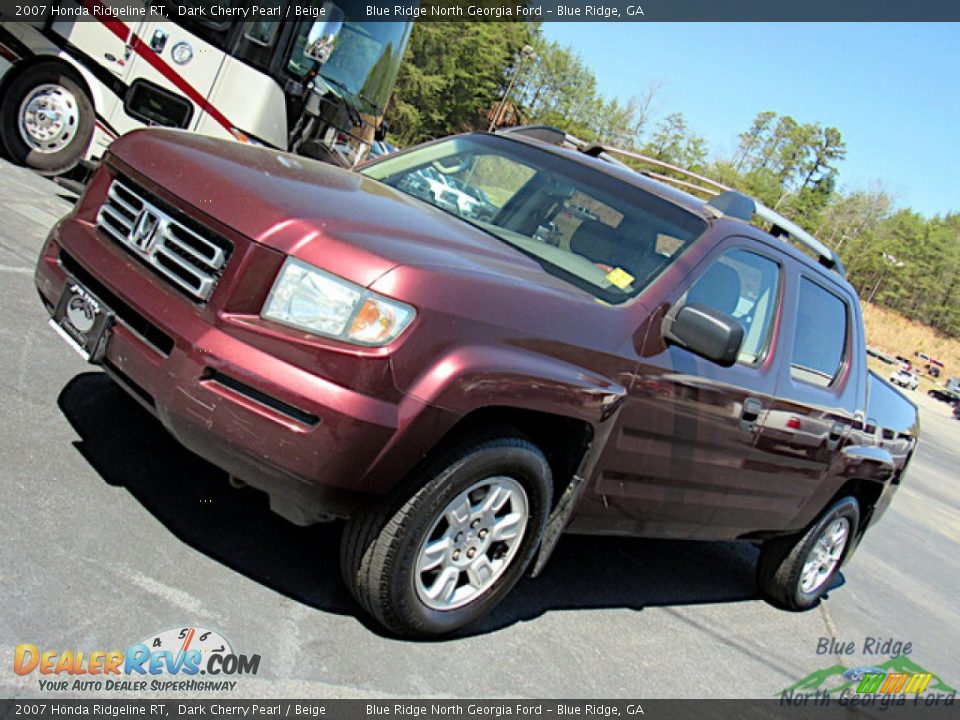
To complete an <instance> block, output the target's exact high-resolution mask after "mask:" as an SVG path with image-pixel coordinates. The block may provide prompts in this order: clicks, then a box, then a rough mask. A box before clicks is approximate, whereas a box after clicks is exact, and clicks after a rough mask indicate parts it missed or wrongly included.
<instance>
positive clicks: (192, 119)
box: [110, 0, 242, 137]
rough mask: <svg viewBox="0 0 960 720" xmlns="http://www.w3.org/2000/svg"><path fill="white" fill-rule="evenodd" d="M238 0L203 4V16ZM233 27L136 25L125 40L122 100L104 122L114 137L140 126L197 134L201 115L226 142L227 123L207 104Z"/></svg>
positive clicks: (210, 22) (222, 23) (223, 23)
mask: <svg viewBox="0 0 960 720" xmlns="http://www.w3.org/2000/svg"><path fill="white" fill-rule="evenodd" d="M240 4H242V2H241V1H240V0H212V1H211V2H207V3H204V6H205V7H206V9H207V15H206V16H205V17H207V18H211V17H214V16H213V15H212V14H211V12H210V10H211V8H212V7H214V6H218V7H223V8H229V7H231V6H233V5H240ZM236 25H237V23H236V22H234V21H231V20H222V19H220V20H218V19H207V20H202V21H200V20H197V21H190V20H187V21H180V22H178V23H175V22H172V21H169V20H162V21H154V22H145V23H142V24H141V25H140V27H139V29H138V32H137V33H136V35H131V38H130V40H128V45H129V46H130V53H129V60H128V61H127V69H126V73H125V78H126V81H127V85H128V86H129V88H128V90H127V95H126V97H125V98H124V101H123V102H120V103H118V104H117V105H116V107H115V108H114V110H113V113H112V114H111V116H110V122H111V123H112V125H113V126H114V128H116V130H117V131H118V132H119V133H121V134H122V133H125V132H128V131H130V130H133V129H135V128H138V127H142V126H143V125H161V126H165V127H179V128H184V129H188V130H194V131H195V130H197V128H198V126H199V125H200V123H201V121H202V119H203V118H204V116H206V115H211V116H213V117H214V118H215V119H216V120H217V123H216V125H215V126H214V128H213V130H214V131H215V132H211V133H210V134H216V135H219V136H222V137H231V135H230V133H229V128H230V121H229V120H228V119H227V118H226V117H225V116H224V115H223V114H222V113H221V112H220V111H219V110H218V109H217V108H216V107H214V106H213V105H212V104H211V103H210V102H209V100H208V96H209V94H210V91H211V89H212V88H213V84H214V81H215V80H216V78H217V73H218V72H220V68H221V67H222V65H223V63H224V60H225V58H226V52H225V50H226V49H228V48H229V47H230V44H231V42H232V40H233V37H234V35H235V34H236Z"/></svg>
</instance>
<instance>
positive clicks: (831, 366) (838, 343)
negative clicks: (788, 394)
mask: <svg viewBox="0 0 960 720" xmlns="http://www.w3.org/2000/svg"><path fill="white" fill-rule="evenodd" d="M846 347H847V304H846V303H845V302H844V301H843V300H841V299H840V298H839V297H837V296H836V295H834V294H833V293H832V292H830V291H829V290H826V289H824V288H823V287H821V286H820V285H817V284H816V283H814V282H812V281H810V280H808V279H806V278H801V279H800V297H799V300H798V306H797V325H796V332H795V335H794V340H793V359H792V363H791V374H792V376H793V377H794V378H796V379H798V380H802V381H804V382H808V383H811V384H813V385H819V386H820V387H829V386H830V385H832V384H833V382H834V380H836V378H837V375H838V374H839V372H840V367H841V366H842V364H843V356H844V351H845V349H846Z"/></svg>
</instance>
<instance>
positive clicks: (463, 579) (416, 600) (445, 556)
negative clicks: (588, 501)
mask: <svg viewBox="0 0 960 720" xmlns="http://www.w3.org/2000/svg"><path fill="white" fill-rule="evenodd" d="M494 486H496V487H497V488H499V490H498V491H497V492H496V493H494V490H493V488H494ZM551 488H552V480H551V473H550V466H549V465H548V463H547V460H546V458H545V457H544V455H543V453H542V452H541V451H540V450H539V449H538V448H537V447H536V446H535V445H533V444H532V443H530V442H529V441H527V440H525V439H522V438H520V437H516V436H514V435H512V434H507V435H499V436H494V437H491V436H490V435H487V436H485V437H474V438H473V439H464V440H463V441H461V442H460V443H459V444H457V445H456V446H453V447H452V448H450V449H449V450H447V451H446V452H444V453H442V454H441V455H440V456H438V457H437V459H436V460H435V461H434V462H431V463H428V464H427V465H426V466H425V467H424V468H423V470H422V471H420V472H417V473H415V475H414V476H413V477H412V478H411V480H410V482H409V483H407V484H405V485H404V486H403V487H402V488H401V490H400V491H398V493H397V494H396V495H395V496H394V497H393V498H392V499H391V501H388V502H386V503H385V504H384V505H383V506H382V507H380V508H376V509H373V510H371V511H369V512H366V513H363V514H360V515H358V516H356V517H354V518H353V519H351V520H350V521H349V522H348V523H347V526H346V528H345V529H344V535H343V541H342V543H341V555H340V560H341V568H342V571H343V577H344V581H345V582H346V584H347V587H348V588H349V589H350V592H351V593H352V594H353V596H354V597H355V598H356V599H357V601H358V602H359V603H360V605H362V606H363V608H364V609H365V610H367V612H369V613H370V614H371V615H372V616H373V617H374V618H375V619H376V620H377V621H378V622H379V623H380V624H382V625H383V626H384V627H386V628H388V629H389V630H391V631H393V632H395V633H397V634H399V635H406V636H420V637H428V636H436V635H443V634H446V633H450V632H453V631H455V630H458V629H460V628H462V627H464V626H465V625H468V624H470V623H472V622H474V621H475V620H477V619H479V618H480V617H482V616H483V615H486V614H487V613H488V612H489V611H490V610H491V609H492V608H493V607H494V606H496V605H497V604H498V603H499V602H500V601H501V600H503V598H504V597H505V596H506V595H507V593H509V592H510V590H511V589H512V588H513V586H514V585H515V584H516V583H517V581H518V580H519V579H520V578H521V576H522V575H523V572H524V570H525V569H526V568H527V566H528V565H529V563H530V561H531V559H532V558H533V555H534V552H535V551H536V549H537V547H538V546H539V543H540V537H541V535H542V533H543V529H544V526H545V525H546V520H547V513H548V511H549V508H550V503H551V495H552V493H551ZM468 494H469V498H468ZM504 497H506V499H504ZM467 499H468V500H469V504H468V505H467V506H464V503H463V501H464V500H467ZM494 499H498V500H499V501H502V502H499V504H498V502H494ZM487 501H489V503H490V504H491V505H493V506H494V508H496V507H499V509H498V510H497V509H493V508H491V509H490V510H489V511H487V512H484V511H483V508H484V506H485V504H486V503H487ZM468 510H469V512H468ZM518 516H523V517H520V518H518ZM449 518H459V520H458V521H457V522H456V523H454V522H452V520H451V519H449ZM511 533H513V536H512V537H508V536H509V535H510V534H511ZM498 536H500V537H502V538H504V539H498ZM428 548H429V549H428ZM483 558H486V561H484V560H483ZM417 568H425V569H423V570H421V571H418V570H417Z"/></svg>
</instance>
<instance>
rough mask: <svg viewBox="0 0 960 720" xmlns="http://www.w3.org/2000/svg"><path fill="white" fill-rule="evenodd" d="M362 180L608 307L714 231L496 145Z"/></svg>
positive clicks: (423, 151) (425, 153)
mask: <svg viewBox="0 0 960 720" xmlns="http://www.w3.org/2000/svg"><path fill="white" fill-rule="evenodd" d="M362 172H363V173H364V174H365V175H367V176H369V177H372V178H374V179H376V180H380V181H381V182H384V183H386V184H387V185H390V186H392V187H395V188H397V189H398V190H401V191H403V192H405V193H408V194H410V195H414V196H416V197H418V198H420V199H422V200H424V201H426V202H428V203H430V204H431V205H434V206H436V207H438V208H440V209H441V210H444V211H445V212H448V213H450V214H451V215H455V216H457V217H459V218H460V219H462V220H463V221H465V222H468V223H470V224H472V225H475V226H477V227H479V228H481V229H483V230H485V231H486V232H488V233H490V234H491V235H493V236H495V237H496V238H498V239H499V240H501V241H502V242H504V243H507V244H509V245H512V246H513V247H515V248H516V249H517V250H519V251H520V252H522V253H524V254H526V255H528V256H530V257H532V258H533V259H535V260H536V261H537V262H539V263H540V265H541V266H542V267H543V268H544V269H545V270H546V271H547V272H549V273H551V274H552V275H555V276H556V277H559V278H561V279H563V280H565V281H567V282H569V283H570V284H571V285H573V286H576V287H578V288H580V289H582V290H584V291H586V292H588V293H590V294H592V295H594V296H595V297H597V298H598V299H600V300H603V301H604V302H608V303H621V302H624V301H625V300H627V299H629V298H631V297H633V296H635V295H637V294H638V293H639V292H641V291H642V290H643V289H644V288H645V287H647V286H648V285H649V284H650V283H651V282H652V281H653V279H654V278H656V277H657V276H658V275H659V274H660V273H661V272H663V270H664V269H665V268H667V267H669V266H670V265H672V264H673V263H674V262H675V261H676V260H677V258H679V257H680V255H681V254H682V253H683V251H685V250H686V249H687V248H688V247H689V246H690V245H691V244H692V243H693V242H694V241H695V240H696V239H697V238H698V237H700V235H702V234H703V232H704V231H705V230H706V229H707V223H706V221H705V220H704V219H703V218H700V217H698V216H696V215H694V214H693V213H690V212H688V211H687V210H685V209H683V208H681V207H679V206H678V205H675V204H674V203H671V202H668V201H666V200H663V199H662V198H659V197H657V196H655V195H652V194H650V193H648V192H646V191H644V190H641V189H640V188H637V187H635V186H633V185H631V184H630V183H627V182H624V181H623V180H619V179H617V178H615V177H611V176H610V175H607V174H606V173H603V172H599V171H597V170H594V169H592V168H589V167H585V166H584V165H583V164H581V163H578V162H575V161H573V160H571V159H568V158H565V157H563V156H560V155H557V154H555V153H552V152H547V151H544V150H540V149H538V148H536V147H531V146H529V145H526V144H524V143H520V142H516V141H514V140H509V139H506V138H502V137H497V136H489V135H474V136H466V137H458V138H451V139H449V140H444V141H442V142H438V143H434V144H431V145H425V146H422V147H419V148H415V149H413V150H410V151H407V152H403V153H401V154H399V155H391V156H388V157H387V158H384V159H383V160H380V161H377V162H375V163H373V164H371V165H368V166H367V167H366V168H364V170H363V171H362Z"/></svg>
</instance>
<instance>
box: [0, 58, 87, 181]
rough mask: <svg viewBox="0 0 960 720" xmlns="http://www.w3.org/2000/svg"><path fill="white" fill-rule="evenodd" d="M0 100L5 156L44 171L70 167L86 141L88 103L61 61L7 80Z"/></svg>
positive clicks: (55, 172)
mask: <svg viewBox="0 0 960 720" xmlns="http://www.w3.org/2000/svg"><path fill="white" fill-rule="evenodd" d="M4 95H5V97H4V98H3V103H2V105H0V139H2V141H3V146H4V149H6V151H7V154H8V155H9V157H10V159H11V160H13V161H14V162H16V163H19V164H21V165H26V166H27V167H30V168H33V169H34V170H36V171H37V172H39V173H41V174H43V175H58V174H61V173H65V172H67V171H68V170H71V169H72V168H73V167H74V166H76V164H77V163H78V162H80V160H81V159H83V156H84V154H85V153H86V151H87V147H88V146H89V145H90V138H91V137H93V128H94V123H95V117H94V109H93V104H92V103H91V102H90V98H89V97H87V94H86V92H85V91H84V90H83V88H82V87H80V85H79V83H78V82H77V81H76V80H75V79H74V78H73V77H72V76H71V74H70V73H69V72H68V71H67V70H66V69H65V68H63V67H61V66H59V65H57V64H55V63H42V64H40V65H34V66H33V67H29V68H27V69H26V70H24V71H23V72H22V73H21V74H20V75H19V76H18V77H17V78H15V79H14V80H13V82H11V83H10V85H9V87H8V88H7V90H6V92H5V93H4Z"/></svg>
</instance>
